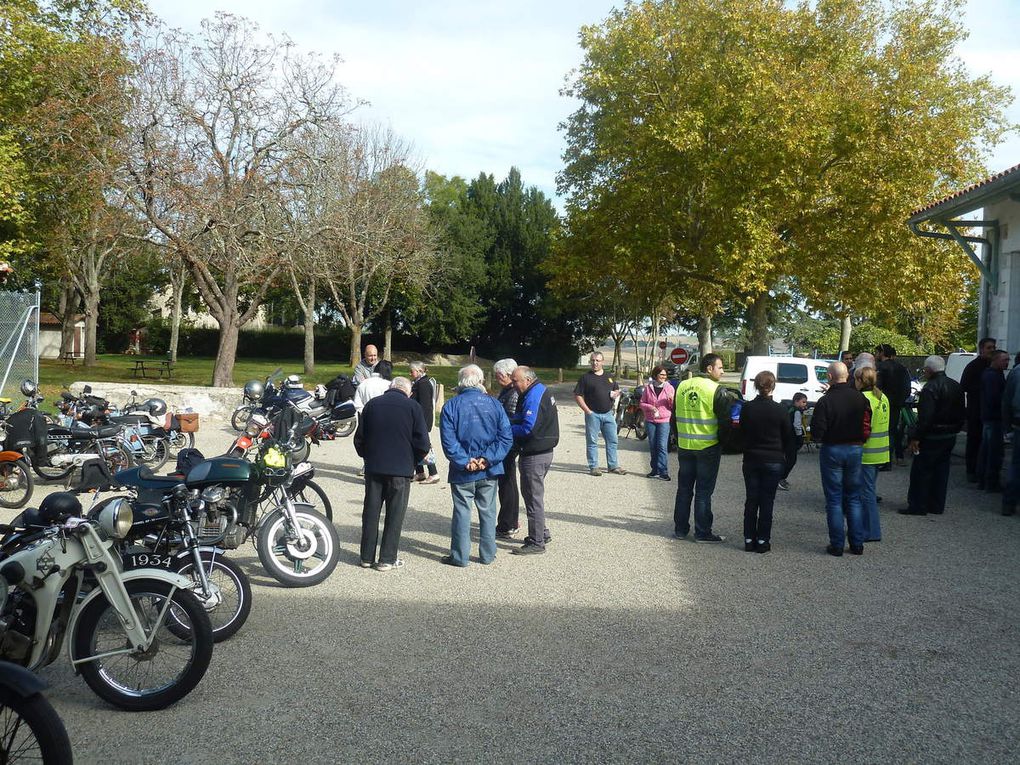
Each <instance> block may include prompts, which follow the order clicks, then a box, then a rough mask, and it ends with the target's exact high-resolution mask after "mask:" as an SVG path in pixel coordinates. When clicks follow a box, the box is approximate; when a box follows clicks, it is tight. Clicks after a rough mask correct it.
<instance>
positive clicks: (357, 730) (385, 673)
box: [3, 396, 1020, 763]
mask: <svg viewBox="0 0 1020 765" xmlns="http://www.w3.org/2000/svg"><path fill="white" fill-rule="evenodd" d="M561 398H562V402H566V401H567V400H568V397H567V396H563V397H561ZM560 417H561V428H562V433H563V438H562V441H561V446H560V448H559V449H557V451H556V460H555V463H554V466H553V471H552V473H551V474H550V476H549V479H548V508H549V526H550V529H551V531H552V534H553V536H554V541H553V542H552V543H551V544H550V547H549V551H548V553H547V554H546V555H544V556H541V557H537V558H536V557H529V558H519V557H517V556H511V555H508V554H505V553H506V552H507V551H508V550H509V547H510V546H509V545H507V544H503V543H500V546H501V552H500V555H499V557H498V558H497V560H496V563H495V564H494V565H492V566H488V567H483V566H480V565H474V566H471V567H469V568H467V569H452V568H449V567H446V566H443V565H441V564H440V563H439V557H440V556H441V555H443V554H445V553H446V552H447V551H448V544H449V537H448V533H449V518H450V499H449V491H448V487H447V485H446V484H445V481H444V483H443V484H441V485H438V486H416V487H414V489H413V490H412V497H411V508H410V510H409V512H408V517H407V523H406V525H405V533H404V543H403V548H402V555H403V557H404V558H405V560H406V561H407V566H406V567H405V568H404V569H402V570H399V571H396V572H392V573H385V574H383V573H378V572H375V571H372V570H362V569H360V568H358V567H357V558H358V554H357V543H358V534H359V529H360V506H361V487H360V483H359V481H358V479H357V478H356V476H355V471H356V467H357V463H356V458H355V456H354V452H353V446H352V444H351V442H350V439H345V440H343V441H341V442H339V443H334V444H329V445H327V446H326V447H325V448H323V449H321V450H319V451H317V452H314V453H313V461H314V462H316V463H317V466H318V467H317V472H318V475H319V476H321V477H322V478H323V483H324V484H325V485H326V486H327V487H328V490H329V491H330V492H331V494H332V496H333V504H334V509H335V514H336V519H337V523H338V526H339V529H340V533H341V538H342V541H343V559H342V562H341V565H340V566H339V567H338V569H337V571H336V572H335V574H334V575H333V577H332V578H331V579H330V580H328V581H327V582H326V583H324V584H323V585H321V586H319V587H315V588H311V589H296V590H294V589H283V588H280V587H278V586H276V584H275V582H274V581H273V580H270V579H268V577H266V576H265V575H264V574H262V572H261V569H260V567H259V564H258V561H257V559H256V558H255V555H254V549H253V548H251V547H248V548H246V549H243V550H241V551H238V552H239V553H240V555H239V559H240V560H241V561H242V562H244V563H245V564H246V566H247V569H248V571H249V573H250V574H251V575H252V577H253V580H254V581H255V582H256V586H255V588H254V589H255V595H254V605H253V610H252V615H251V618H250V620H249V621H248V624H247V625H246V626H245V627H244V629H242V631H241V632H240V633H238V635H236V636H235V637H234V638H232V639H231V640H229V641H227V642H225V643H222V644H220V645H219V646H217V648H216V652H215V655H214V657H213V663H212V665H211V667H210V670H209V672H208V674H207V675H206V677H205V679H204V681H203V682H202V683H201V685H200V686H199V687H198V688H197V689H196V690H195V691H194V692H193V693H192V694H191V695H190V696H189V697H188V698H186V699H185V700H184V701H182V702H181V703H179V704H178V705H176V706H175V707H173V708H171V709H169V710H166V711H164V712H159V713H151V714H142V715H131V714H127V713H123V712H119V711H117V710H114V709H111V708H109V707H107V706H105V705H104V704H103V702H101V701H100V700H99V699H98V698H97V697H96V696H94V695H93V694H92V692H91V691H90V690H89V689H88V687H87V686H85V684H84V683H83V682H81V680H79V679H77V678H75V677H74V676H73V675H72V674H71V672H70V669H69V666H68V664H67V662H66V659H61V660H60V661H58V662H57V663H56V664H54V665H53V666H51V667H49V668H47V669H45V670H44V671H43V675H44V676H45V677H46V679H47V680H48V681H49V682H50V684H51V697H52V699H53V700H54V703H55V704H56V706H57V708H58V710H59V711H60V713H61V714H62V715H63V717H64V719H65V722H66V724H67V727H68V730H69V732H70V735H71V739H72V741H73V743H74V747H75V755H76V758H77V761H78V762H80V763H139V762H144V763H181V762H189V763H190V762H200V761H210V762H221V763H233V762H243V763H254V762H258V763H265V762H285V763H293V762H306V763H334V762H343V763H346V762H359V763H363V762H373V763H374V762H388V763H394V762H550V763H553V762H554V763H561V762H609V761H612V762H678V761H696V762H736V761H754V762H784V763H785V762H832V761H837V760H857V761H863V762H890V763H894V762H895V763H898V762H925V763H929V762H961V761H965V762H1009V761H1015V758H1016V751H1017V747H1018V744H1020V732H1018V724H1020V723H1018V717H1020V714H1018V713H1020V697H1018V692H1017V685H1016V683H1017V678H1018V677H1020V658H1018V651H1017V645H1018V637H1020V626H1018V619H1017V605H1018V591H1020V587H1018V585H1020V566H1018V563H1020V519H1018V518H1003V517H1000V516H999V514H998V507H997V503H996V502H989V501H988V500H987V499H986V495H984V494H981V493H978V492H976V491H974V490H971V489H969V488H966V487H965V486H964V485H962V481H961V480H959V479H960V477H961V474H962V466H961V465H959V464H958V461H955V460H954V466H953V481H952V487H951V490H950V507H949V510H948V513H947V514H946V515H945V516H942V517H938V518H935V517H928V518H911V517H905V516H900V515H897V514H895V513H894V512H892V510H893V509H894V508H895V507H896V506H898V505H900V504H902V502H901V500H902V498H903V496H904V495H905V491H906V477H907V470H905V469H899V470H895V471H893V472H892V473H883V474H881V478H880V493H881V494H883V495H884V497H885V502H884V503H883V507H884V510H883V517H882V522H883V541H882V542H881V543H877V544H869V545H868V547H867V552H866V554H865V555H864V556H863V557H860V558H858V557H853V556H844V557H843V558H840V559H834V558H831V557H829V556H827V555H826V554H825V553H824V546H825V543H826V533H825V521H824V514H823V513H822V512H821V511H820V507H821V499H820V497H821V492H820V489H819V481H818V468H817V457H816V455H815V454H814V453H808V454H806V455H802V457H801V461H800V462H799V464H798V466H797V469H796V471H795V472H794V474H793V476H792V477H791V483H792V484H793V490H792V491H791V492H789V493H784V494H781V496H780V497H779V503H778V507H777V510H776V524H775V530H774V534H773V545H774V547H773V552H772V553H770V554H768V555H754V554H747V553H744V552H743V547H742V540H741V539H740V536H741V517H742V516H741V513H742V510H741V507H742V499H743V485H742V481H741V479H740V463H739V457H726V458H724V460H723V465H722V471H721V475H720V480H719V487H718V489H717V491H716V499H715V510H716V519H717V520H716V531H717V532H718V533H722V534H725V535H727V536H728V537H729V539H728V540H727V542H726V544H724V545H720V546H711V545H696V544H694V543H692V542H681V541H676V540H673V539H671V538H670V537H669V532H670V531H671V522H670V517H671V513H672V505H673V492H674V490H675V483H670V484H667V483H664V482H659V481H650V480H647V479H645V478H644V477H642V476H643V474H644V472H647V467H646V465H647V461H646V460H647V445H646V443H645V442H637V441H635V440H634V439H632V438H631V439H623V440H622V441H621V461H622V464H623V465H624V466H625V467H626V468H628V469H629V470H632V471H633V472H634V475H629V476H624V477H620V476H611V475H606V476H603V477H601V478H593V477H590V476H588V475H586V474H585V471H584V444H583V420H582V418H581V416H580V413H579V412H578V410H577V409H576V408H574V407H572V406H566V405H565V404H564V405H563V406H561V409H560ZM201 436H202V438H201V440H200V444H199V445H200V447H201V448H203V449H204V450H206V451H207V453H215V452H216V451H217V450H222V449H223V448H225V447H226V445H227V444H228V443H229V441H230V438H231V436H230V435H229V434H228V432H227V431H226V430H224V429H215V428H209V427H206V428H205V429H204V430H203V431H202V433H201ZM672 467H673V463H672V462H671V468H672ZM3 517H5V518H6V517H9V515H8V514H6V513H5V514H4V515H3Z"/></svg>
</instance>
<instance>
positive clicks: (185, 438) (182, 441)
mask: <svg viewBox="0 0 1020 765" xmlns="http://www.w3.org/2000/svg"><path fill="white" fill-rule="evenodd" d="M166 440H167V443H168V444H169V446H170V456H171V457H175V456H177V452H179V451H180V450H181V449H194V448H195V434H194V433H185V432H183V431H180V430H171V431H170V432H169V433H167V437H166Z"/></svg>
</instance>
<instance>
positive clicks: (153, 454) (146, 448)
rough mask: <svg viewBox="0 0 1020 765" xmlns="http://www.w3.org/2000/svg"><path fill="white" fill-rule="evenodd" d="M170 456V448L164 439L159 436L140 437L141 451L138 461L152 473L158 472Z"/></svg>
mask: <svg viewBox="0 0 1020 765" xmlns="http://www.w3.org/2000/svg"><path fill="white" fill-rule="evenodd" d="M169 456H170V447H169V446H168V445H167V441H166V439H165V438H162V437H160V436H142V451H141V454H139V455H138V461H139V462H141V463H142V464H143V465H146V466H147V467H148V468H149V469H150V470H152V472H154V473H155V472H156V471H158V470H159V469H160V468H161V467H163V465H165V464H166V461H167V458H168V457H169Z"/></svg>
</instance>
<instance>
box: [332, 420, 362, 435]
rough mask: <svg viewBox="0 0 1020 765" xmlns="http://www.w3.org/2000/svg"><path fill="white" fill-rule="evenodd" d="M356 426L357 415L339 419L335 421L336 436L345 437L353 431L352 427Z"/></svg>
mask: <svg viewBox="0 0 1020 765" xmlns="http://www.w3.org/2000/svg"><path fill="white" fill-rule="evenodd" d="M357 427H358V418H357V417H348V418H347V419H346V420H340V421H339V422H337V423H336V437H337V438H346V437H347V436H349V435H350V434H351V433H353V432H354V429H355V428H357Z"/></svg>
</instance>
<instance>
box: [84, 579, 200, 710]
mask: <svg viewBox="0 0 1020 765" xmlns="http://www.w3.org/2000/svg"><path fill="white" fill-rule="evenodd" d="M124 586H125V588H126V589H127V593H128V597H129V599H130V600H131V605H132V606H133V611H134V616H135V618H136V619H138V620H139V621H140V622H141V624H142V627H143V628H144V630H145V633H146V634H147V635H151V634H153V632H155V639H154V640H153V642H152V645H150V646H149V648H148V649H147V650H145V651H133V652H130V653H124V652H123V651H124V648H125V644H126V636H125V634H124V628H123V627H122V626H121V623H120V619H119V617H118V616H117V611H116V609H115V608H114V607H113V605H112V604H111V603H110V602H109V601H108V600H107V599H106V598H105V597H103V596H100V597H98V598H97V599H96V600H93V601H90V602H89V603H88V604H87V605H86V606H85V607H84V608H83V609H82V611H81V614H80V616H79V618H78V624H77V626H76V627H75V633H74V635H73V636H72V640H73V645H74V659H75V660H76V661H77V660H80V659H85V658H89V657H92V656H95V657H97V658H95V659H93V660H92V661H86V662H84V663H82V664H79V665H78V667H79V669H80V671H81V676H82V678H83V679H84V680H85V682H86V683H87V684H88V686H89V688H91V689H92V690H93V691H95V693H96V695H98V696H99V697H100V698H102V699H104V700H105V701H108V702H109V703H111V704H113V705H114V706H117V707H120V708H121V709H126V710H128V711H131V712H147V711H151V710H155V709H164V708H166V707H168V706H170V705H171V704H173V703H174V702H176V701H179V700H180V699H182V698H184V697H185V696H187V695H188V694H189V693H191V691H192V690H193V689H194V688H195V686H196V685H198V683H199V681H200V680H201V679H202V677H203V676H204V675H205V671H206V669H208V667H209V660H210V659H211V658H212V652H213V637H212V625H211V624H210V622H209V615H208V614H206V612H205V609H204V608H202V605H201V603H199V602H198V599H197V598H196V597H195V596H194V595H192V594H191V593H190V592H188V591H187V590H180V589H174V588H173V587H172V586H171V585H170V584H168V583H167V582H163V581H160V580H158V579H136V580H134V581H130V582H125V583H124ZM168 600H169V601H170V603H169V607H168V608H165V606H167V601H168ZM161 617H162V618H161ZM175 621H176V622H178V623H186V624H187V625H188V630H187V634H186V636H185V637H181V636H179V635H175V634H174V632H173V630H172V629H171V624H173V623H174V622H175ZM103 654H111V655H106V656H104V655H103Z"/></svg>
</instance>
